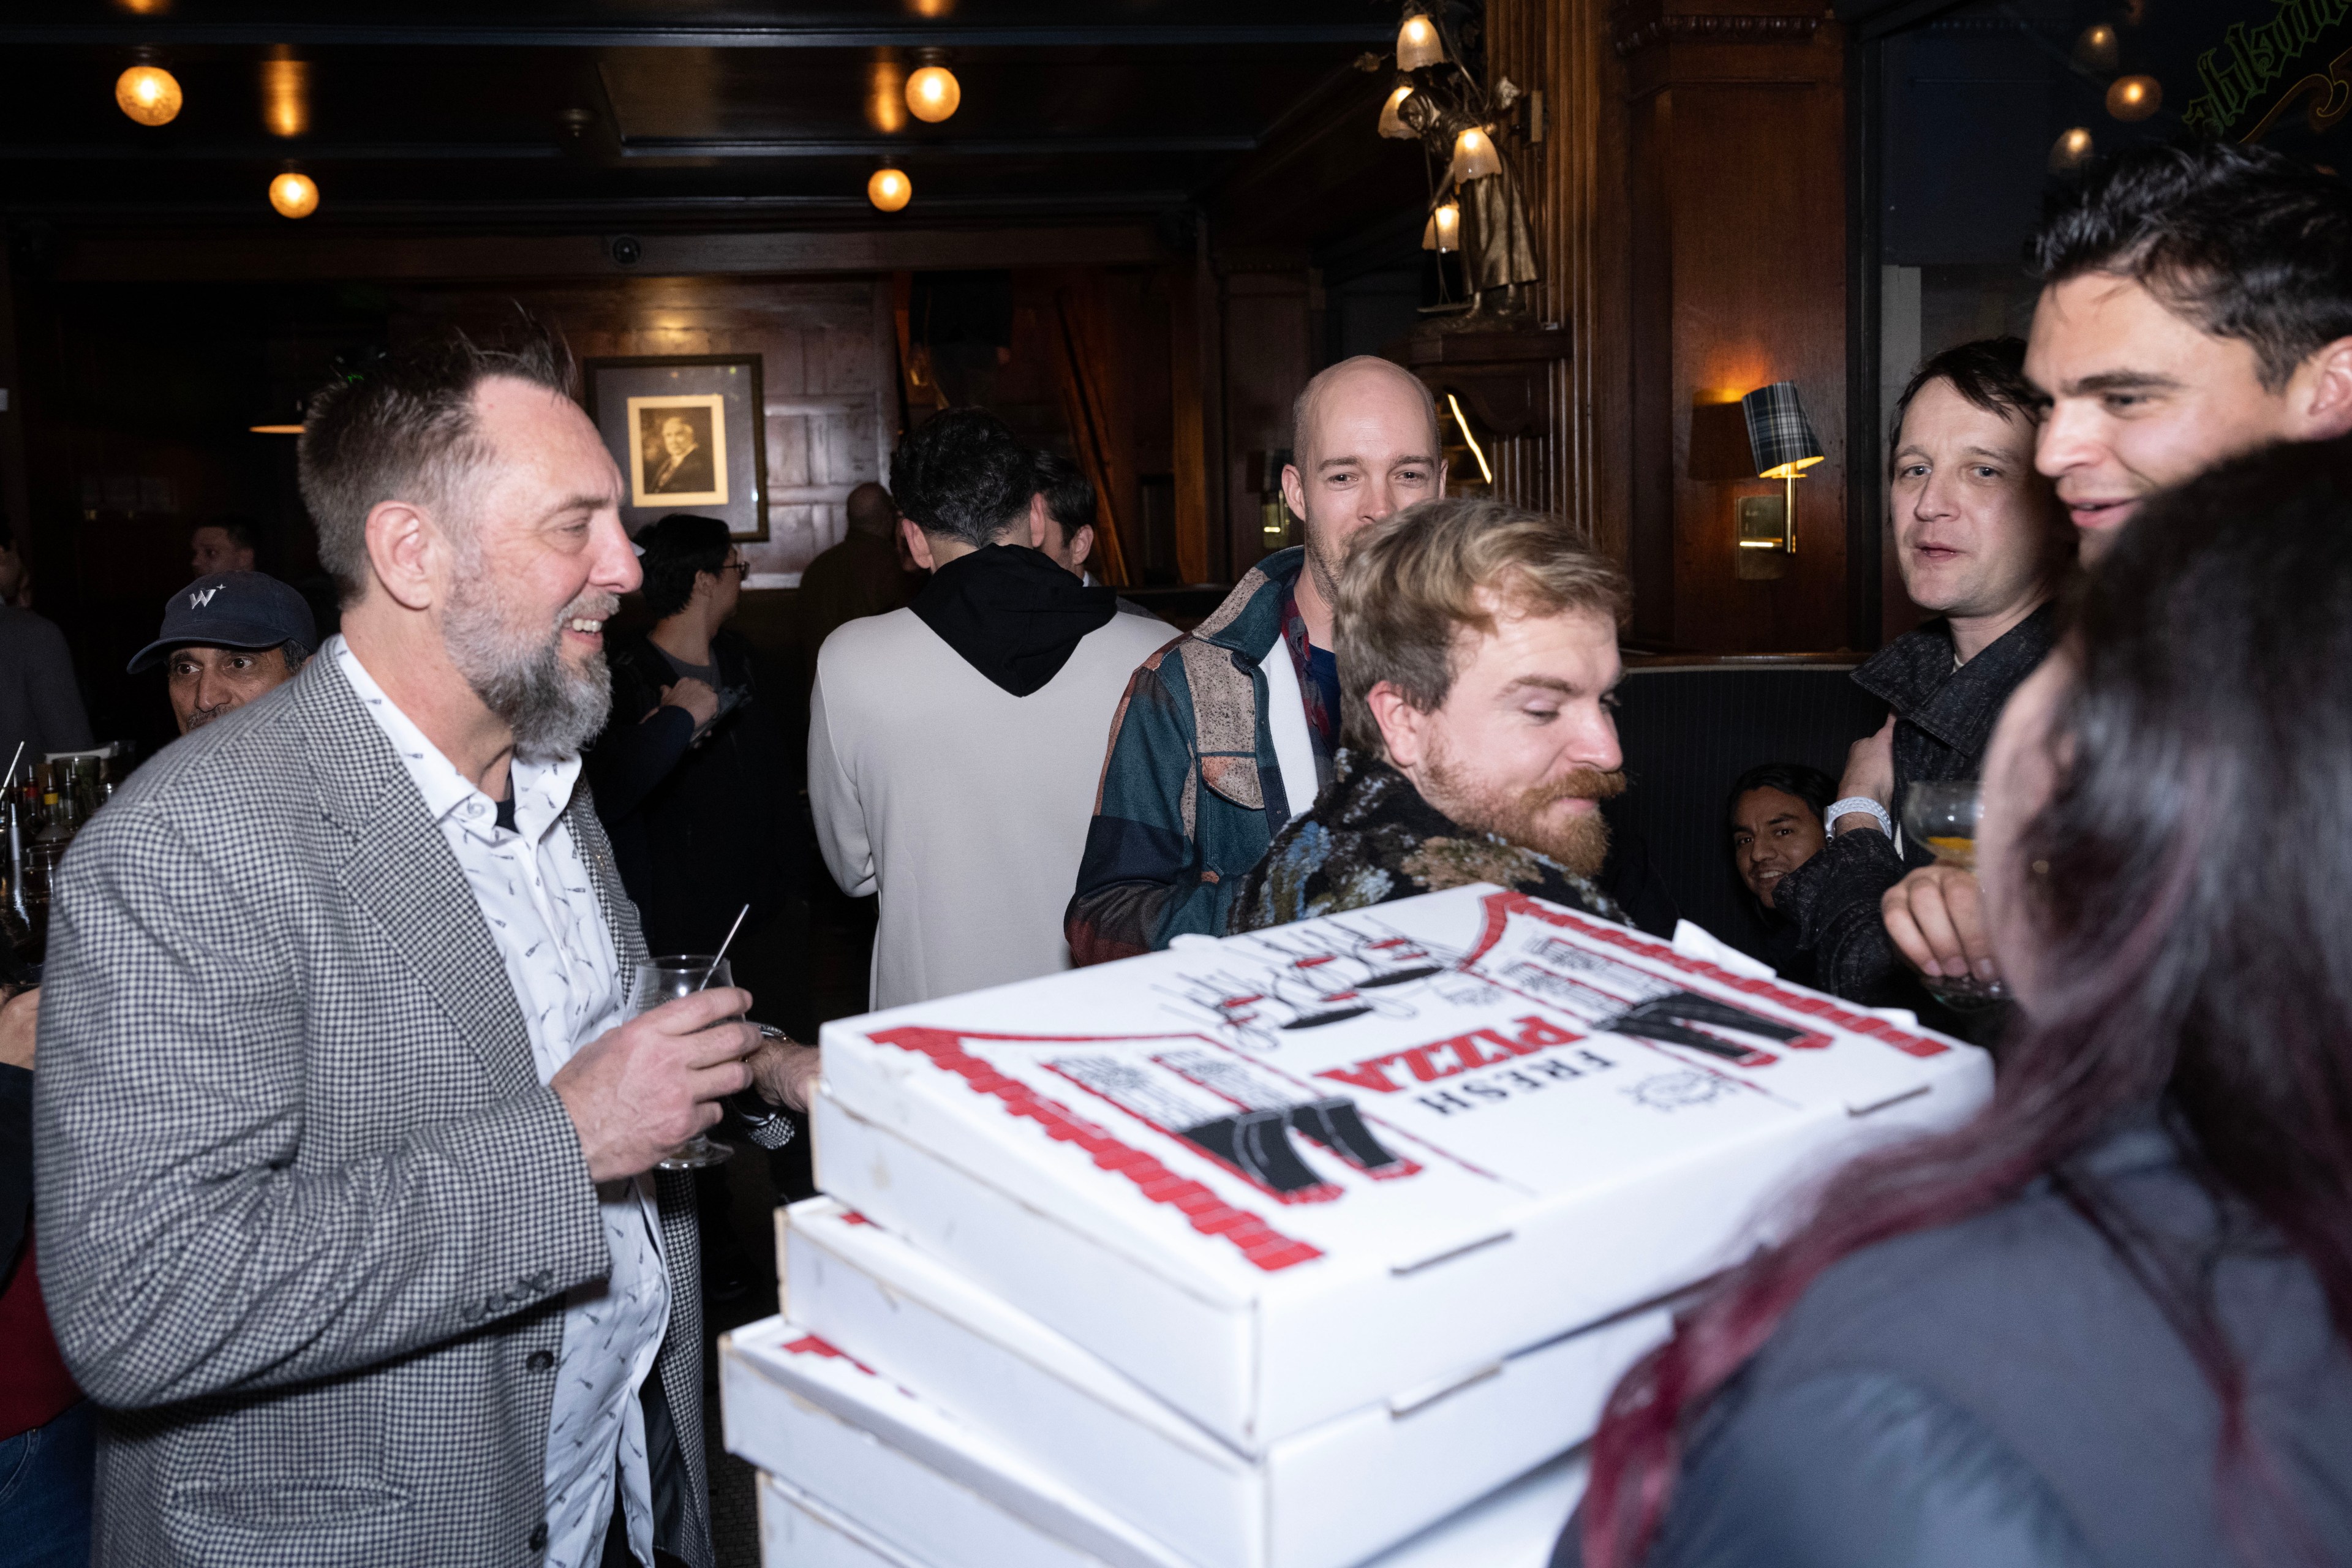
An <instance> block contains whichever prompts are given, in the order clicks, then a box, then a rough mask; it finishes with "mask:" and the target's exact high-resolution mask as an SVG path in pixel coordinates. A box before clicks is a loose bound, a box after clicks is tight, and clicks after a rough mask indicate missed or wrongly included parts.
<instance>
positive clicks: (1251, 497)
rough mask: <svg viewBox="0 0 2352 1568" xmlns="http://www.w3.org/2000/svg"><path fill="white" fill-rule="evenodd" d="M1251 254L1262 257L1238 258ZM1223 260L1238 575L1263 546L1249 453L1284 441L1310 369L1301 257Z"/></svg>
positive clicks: (1230, 512)
mask: <svg viewBox="0 0 2352 1568" xmlns="http://www.w3.org/2000/svg"><path fill="white" fill-rule="evenodd" d="M1245 259H1246V260H1249V261H1257V260H1260V259H1261V258H1245ZM1262 259H1263V260H1265V261H1267V262H1272V263H1274V264H1273V265H1263V266H1257V267H1252V266H1248V265H1241V266H1236V265H1234V263H1233V262H1232V261H1229V262H1228V264H1227V270H1226V272H1225V276H1224V278H1223V299H1224V322H1223V326H1224V334H1223V338H1224V356H1223V357H1224V365H1225V376H1224V395H1225V440H1224V446H1225V508H1226V519H1227V531H1226V538H1227V539H1228V541H1229V548H1230V549H1231V550H1232V552H1233V560H1232V568H1233V572H1234V575H1235V576H1236V577H1238V576H1239V575H1240V574H1242V573H1244V572H1246V571H1248V570H1249V569H1250V567H1251V566H1253V565H1255V563H1257V561H1258V559H1259V558H1260V557H1261V556H1264V555H1265V554H1266V553H1267V550H1266V547H1265V541H1264V536H1263V533H1262V532H1261V530H1260V526H1259V521H1258V503H1259V500H1260V499H1261V498H1260V497H1259V495H1258V494H1257V493H1256V492H1255V490H1254V489H1251V485H1252V483H1253V481H1254V476H1253V475H1252V474H1251V473H1250V471H1249V468H1250V461H1249V458H1250V454H1251V453H1253V452H1271V451H1274V450H1276V449H1277V448H1280V447H1287V446H1288V445H1289V444H1290V410H1291V405H1292V404H1293V403H1294V402H1295V401H1296V400H1297V396H1298V395H1299V393H1300V392H1302V391H1303V390H1305V388H1306V386H1307V378H1308V377H1309V376H1311V375H1312V374H1314V363H1315V360H1314V345H1313V343H1312V342H1311V341H1310V337H1309V332H1308V326H1307V305H1308V299H1307V266H1306V263H1305V259H1304V258H1297V260H1296V261H1295V262H1293V261H1291V260H1289V258H1262Z"/></svg>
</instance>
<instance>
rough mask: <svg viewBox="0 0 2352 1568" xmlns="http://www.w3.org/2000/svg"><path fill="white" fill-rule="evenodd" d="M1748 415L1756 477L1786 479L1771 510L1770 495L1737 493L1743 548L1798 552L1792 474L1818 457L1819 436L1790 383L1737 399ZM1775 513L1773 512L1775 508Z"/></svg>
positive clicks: (1795, 503) (1784, 552)
mask: <svg viewBox="0 0 2352 1568" xmlns="http://www.w3.org/2000/svg"><path fill="white" fill-rule="evenodd" d="M1739 411H1740V413H1741V414H1743V415H1745V416H1747V419H1748V449H1749V451H1750V452H1751V453H1753V454H1754V457H1755V462H1756V475H1757V478H1759V479H1785V480H1786V481H1788V489H1787V492H1786V493H1785V494H1784V495H1783V496H1782V497H1781V498H1780V504H1779V505H1778V507H1777V508H1776V507H1775V506H1774V504H1773V498H1772V497H1770V496H1742V497H1741V498H1740V499H1739V502H1738V513H1739V516H1738V540H1739V548H1740V549H1742V550H1778V551H1780V552H1781V553H1783V554H1784V555H1794V554H1795V553H1796V552H1797V476H1798V475H1799V474H1801V473H1802V472H1804V470H1805V469H1807V468H1811V467H1812V466H1813V465H1814V464H1815V463H1818V462H1820V461H1821V460H1822V455H1823V454H1822V438H1821V437H1819V436H1817V435H1815V434H1814V433H1813V422H1812V421H1811V420H1810V419H1808V418H1806V417H1805V405H1804V404H1803V402H1802V401H1801V400H1800V399H1799V397H1798V396H1797V384H1796V383H1795V382H1793V381H1776V382H1774V383H1773V384H1771V385H1769V386H1759V387H1758V388H1757V389H1756V390H1755V391H1753V392H1751V393H1749V394H1748V395H1747V396H1745V397H1743V398H1741V399H1740V400H1739ZM1776 510H1777V511H1778V512H1779V514H1780V515H1779V516H1777V517H1776V516H1774V515H1772V514H1773V512H1774V511H1776Z"/></svg>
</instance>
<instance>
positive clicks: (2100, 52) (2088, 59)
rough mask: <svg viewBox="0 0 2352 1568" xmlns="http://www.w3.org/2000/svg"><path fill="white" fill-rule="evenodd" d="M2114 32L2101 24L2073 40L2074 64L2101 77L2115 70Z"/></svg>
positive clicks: (2089, 28)
mask: <svg viewBox="0 0 2352 1568" xmlns="http://www.w3.org/2000/svg"><path fill="white" fill-rule="evenodd" d="M2116 58H2117V57H2116V30H2115V29H2114V28H2113V27H2110V26H2107V25H2106V24H2105V22H2101V23H2099V24H2097V25H2096V26H2089V27H2085V28H2084V29H2083V34H2082V37H2078V38H2076V39H2075V40H2074V63H2075V64H2077V65H2079V66H2081V67H2082V68H2084V69H2085V70H2090V71H2095V72H2097V73H2098V74H2099V75H2101V76H2105V75H2106V74H2107V73H2108V72H2110V71H2112V70H2114V69H2115V68H2116Z"/></svg>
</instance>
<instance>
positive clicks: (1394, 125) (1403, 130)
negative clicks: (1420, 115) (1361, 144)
mask: <svg viewBox="0 0 2352 1568" xmlns="http://www.w3.org/2000/svg"><path fill="white" fill-rule="evenodd" d="M1411 97H1412V83H1411V82H1409V81H1401V82H1399V83H1397V84H1396V90H1395V91H1394V92H1391V93H1390V94H1389V100H1388V101H1387V102H1386V103H1383V104H1381V135H1383V136H1387V137H1391V138H1392V139H1394V140H1396V141H1400V142H1410V141H1412V139H1413V138H1414V137H1416V136H1418V135H1420V134H1421V132H1418V131H1415V130H1414V129H1413V128H1412V126H1410V125H1407V124H1406V123H1405V122H1404V118H1403V116H1402V113H1401V112H1400V111H1401V110H1402V109H1403V108H1404V100H1406V99H1408V98H1411Z"/></svg>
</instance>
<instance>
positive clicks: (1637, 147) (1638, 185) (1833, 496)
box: [1615, 0, 1849, 653]
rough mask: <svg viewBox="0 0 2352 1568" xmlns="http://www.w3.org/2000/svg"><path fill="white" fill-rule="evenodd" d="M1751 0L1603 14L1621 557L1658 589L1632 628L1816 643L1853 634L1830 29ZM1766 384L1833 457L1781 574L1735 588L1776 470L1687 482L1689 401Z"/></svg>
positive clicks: (1785, 645)
mask: <svg viewBox="0 0 2352 1568" xmlns="http://www.w3.org/2000/svg"><path fill="white" fill-rule="evenodd" d="M1751 4H1753V5H1754V7H1755V14H1747V15H1736V16H1735V15H1725V14H1717V13H1706V14H1696V13H1685V12H1680V11H1674V10H1667V9H1663V8H1660V7H1658V6H1655V5H1633V6H1626V7H1622V8H1621V9H1620V11H1619V13H1618V15H1617V17H1616V21H1615V26H1616V32H1617V44H1618V47H1620V49H1621V50H1622V51H1623V52H1624V54H1625V55H1626V57H1627V59H1628V63H1629V80H1628V90H1629V94H1630V100H1631V103H1630V107H1631V115H1630V121H1631V126H1632V147H1631V149H1630V152H1631V158H1630V169H1631V172H1632V176H1633V204H1632V205H1633V225H1634V235H1633V279H1634V280H1635V287H1634V289H1633V313H1632V328H1633V330H1632V340H1633V341H1632V347H1633V359H1634V369H1633V442H1634V452H1635V459H1634V490H1633V509H1632V510H1633V516H1632V520H1631V521H1632V525H1633V535H1634V539H1633V551H1632V556H1633V564H1634V567H1635V577H1636V594H1637V596H1638V595H1643V593H1645V592H1646V593H1647V594H1648V595H1650V596H1651V598H1652V601H1653V602H1652V604H1651V605H1650V606H1649V607H1648V610H1647V613H1644V612H1643V609H1642V608H1641V607H1640V606H1639V605H1638V602H1637V610H1636V615H1637V625H1638V626H1640V628H1641V629H1642V631H1643V633H1645V634H1647V635H1649V636H1650V637H1654V638H1656V639H1657V640H1660V641H1663V642H1664V643H1666V644H1667V645H1668V646H1672V647H1678V648H1682V649H1687V650H1691V651H1697V652H1716V653H1745V652H1765V651H1794V650H1799V649H1806V648H1826V647H1837V646H1840V645H1842V644H1843V643H1844V642H1845V640H1846V637H1847V632H1848V620H1849V616H1848V589H1847V584H1846V578H1845V561H1846V522H1845V494H1844V489H1845V476H1846V468H1847V465H1846V458H1845V447H1846V428H1845V425H1846V421H1845V405H1846V377H1847V365H1846V352H1845V332H1846V326H1847V321H1846V302H1845V275H1846V258H1845V190H1844V131H1845V124H1844V107H1843V89H1844V79H1843V36H1842V33H1841V31H1840V29H1839V28H1838V26H1836V24H1835V23H1833V22H1830V21H1825V20H1823V19H1822V17H1821V14H1820V12H1819V10H1818V8H1817V7H1808V6H1801V5H1796V4H1793V3H1790V0H1779V3H1777V4H1776V3H1771V0H1751ZM1780 380H1793V381H1795V382H1796V383H1797V384H1798V385H1799V388H1800V390H1801V394H1802V395H1803V398H1804V401H1805V407H1806V412H1807V414H1808V415H1809V416H1811V420H1812V423H1813V425H1814V426H1815V428H1816V430H1817V431H1819V433H1820V435H1821V437H1822V441H1823V443H1824V452H1825V455H1826V457H1827V459H1828V460H1827V461H1825V462H1823V463H1822V464H1821V465H1820V466H1818V467H1816V468H1813V469H1811V472H1810V473H1809V474H1808V476H1807V477H1806V478H1805V479H1802V480H1801V481H1800V482H1799V484H1798V486H1797V494H1798V533H1799V550H1798V552H1797V556H1796V559H1795V560H1794V561H1793V562H1792V563H1790V570H1789V573H1788V574H1787V575H1786V576H1785V577H1783V578H1780V579H1779V580H1775V581H1741V580H1739V579H1738V578H1737V577H1736V576H1735V547H1734V545H1733V543H1732V506H1733V500H1734V498H1735V497H1736V496H1737V495H1738V494H1741V493H1746V492H1747V491H1748V490H1756V491H1765V490H1769V489H1771V488H1772V482H1771V481H1753V482H1751V483H1748V484H1740V483H1734V482H1725V481H1723V480H1721V479H1709V478H1701V477H1697V476H1696V475H1695V474H1694V473H1693V471H1692V465H1691V461H1690V458H1691V429H1692V422H1693V409H1694V407H1695V406H1696V405H1707V404H1720V403H1724V402H1727V401H1733V400H1736V399H1737V398H1738V395H1740V394H1742V393H1744V392H1747V391H1749V390H1752V389H1753V388H1755V387H1757V386H1759V385H1762V384H1766V383H1768V382H1772V381H1780ZM1662 539H1667V540H1671V565H1670V567H1668V566H1667V563H1665V562H1664V561H1662V560H1661V559H1660V553H1659V543H1660V541H1661V540H1662ZM1662 568H1664V569H1665V570H1666V572H1667V575H1668V577H1669V579H1670V587H1669V590H1668V591H1669V594H1670V601H1669V606H1668V607H1664V608H1663V609H1662V607H1661V606H1660V605H1658V604H1657V602H1656V599H1657V594H1658V589H1659V587H1660V586H1661V584H1659V583H1658V581H1657V579H1658V577H1659V574H1660V572H1661V570H1662ZM1661 634H1663V635H1662V636H1661Z"/></svg>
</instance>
